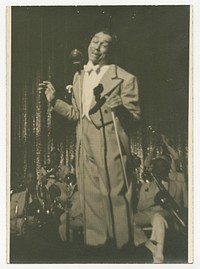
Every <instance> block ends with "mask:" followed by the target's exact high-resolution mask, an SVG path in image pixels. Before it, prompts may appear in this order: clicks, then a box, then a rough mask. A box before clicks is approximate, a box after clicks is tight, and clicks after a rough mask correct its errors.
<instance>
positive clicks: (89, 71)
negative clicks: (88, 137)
mask: <svg viewBox="0 0 200 269" xmlns="http://www.w3.org/2000/svg"><path fill="white" fill-rule="evenodd" d="M108 68H109V65H103V66H101V67H100V66H99V65H93V63H92V62H91V61H89V62H88V64H87V65H85V66H84V70H85V75H84V78H83V93H82V103H83V114H82V117H84V116H86V117H87V118H88V119H89V120H90V117H89V110H90V105H91V102H92V98H93V96H94V92H93V90H94V88H95V87H96V86H97V85H98V84H99V82H100V80H101V78H102V77H103V75H104V74H105V72H106V71H107V70H108Z"/></svg>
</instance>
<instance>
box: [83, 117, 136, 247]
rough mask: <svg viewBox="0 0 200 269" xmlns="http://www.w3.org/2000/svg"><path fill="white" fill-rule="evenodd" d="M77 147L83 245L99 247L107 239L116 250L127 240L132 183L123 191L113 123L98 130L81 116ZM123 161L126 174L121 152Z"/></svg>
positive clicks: (122, 178)
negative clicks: (80, 130)
mask: <svg viewBox="0 0 200 269" xmlns="http://www.w3.org/2000/svg"><path fill="white" fill-rule="evenodd" d="M81 147H82V149H81V150H80V153H79V154H80V156H79V164H78V169H79V173H78V174H79V175H80V176H81V174H82V177H81V178H80V180H79V192H80V200H81V205H82V209H83V214H84V231H85V242H86V244H87V245H91V246H100V245H104V244H105V243H106V242H107V241H108V240H109V239H110V240H111V241H112V242H113V241H114V243H115V245H116V246H117V247H118V248H120V247H122V246H123V245H125V244H126V243H128V242H129V241H130V239H131V225H130V224H131V220H130V216H131V198H132V197H131V195H132V184H131V182H129V186H128V189H127V187H126V184H125V180H124V174H123V170H122V165H121V159H120V155H119V149H118V145H117V141H116V136H115V131H114V126H113V124H112V123H111V124H108V125H106V126H103V127H101V128H99V129H98V128H96V127H95V126H94V124H93V123H92V122H91V121H90V120H89V119H87V117H84V118H83V119H82V145H81ZM122 150H123V149H122ZM123 161H124V164H125V167H126V168H127V173H128V165H127V157H126V155H125V153H124V151H123ZM80 171H81V172H80Z"/></svg>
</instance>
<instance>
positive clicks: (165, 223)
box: [133, 157, 183, 263]
mask: <svg viewBox="0 0 200 269" xmlns="http://www.w3.org/2000/svg"><path fill="white" fill-rule="evenodd" d="M169 170H170V163H169V162H168V159H164V158H161V157H160V158H156V159H155V160H154V161H153V162H152V172H151V173H149V175H152V174H153V175H154V176H153V177H150V176H149V178H148V177H147V179H146V182H144V183H143V184H142V186H141V189H140V191H139V201H138V205H137V210H138V212H137V213H136V214H134V216H133V229H134V243H135V245H136V246H139V245H140V244H144V245H145V247H147V248H148V249H149V250H150V251H151V252H152V256H153V263H163V262H164V255H163V248H164V242H165V232H166V229H168V227H171V225H172V226H173V224H174V223H175V221H176V218H175V217H174V215H173V213H172V210H170V209H169V207H166V208H165V206H164V205H163V204H162V203H161V201H164V200H165V199H163V194H162V193H161V192H160V189H159V188H158V184H157V183H156V181H155V178H156V179H157V181H158V182H159V183H161V184H162V186H164V188H165V190H167V191H168V193H169V194H170V195H171V197H172V198H173V200H174V201H175V203H176V204H177V205H178V206H181V202H182V200H183V190H182V187H180V184H179V183H178V182H177V181H175V180H170V179H168V175H169ZM148 179H149V180H148ZM146 226H152V233H151V236H150V238H148V237H147V236H146V234H145V233H144V230H143V229H142V228H143V227H146Z"/></svg>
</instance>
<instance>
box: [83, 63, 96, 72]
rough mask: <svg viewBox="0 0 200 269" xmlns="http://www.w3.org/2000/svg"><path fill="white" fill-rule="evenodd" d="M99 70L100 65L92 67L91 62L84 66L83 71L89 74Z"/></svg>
mask: <svg viewBox="0 0 200 269" xmlns="http://www.w3.org/2000/svg"><path fill="white" fill-rule="evenodd" d="M99 69H100V65H99V64H97V65H93V63H92V62H88V64H87V65H84V70H85V72H88V73H90V72H92V71H96V72H98V71H99Z"/></svg>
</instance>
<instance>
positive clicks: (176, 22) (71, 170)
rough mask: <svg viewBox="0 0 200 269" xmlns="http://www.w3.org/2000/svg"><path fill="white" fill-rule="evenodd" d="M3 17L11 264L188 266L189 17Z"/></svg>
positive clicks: (13, 13)
mask: <svg viewBox="0 0 200 269" xmlns="http://www.w3.org/2000/svg"><path fill="white" fill-rule="evenodd" d="M6 11H7V36H8V37H9V38H7V48H8V49H7V53H9V55H10V72H9V78H10V79H9V81H8V85H9V86H10V87H9V88H8V89H7V91H8V100H7V111H9V117H8V118H7V124H8V125H9V130H10V131H9V132H10V133H9V137H10V140H9V149H10V150H9V154H10V155H9V160H8V163H9V166H8V170H9V176H8V178H7V181H8V182H7V184H8V188H7V189H8V190H7V200H8V205H7V260H8V263H10V264H99V263H100V264H189V263H192V262H193V259H192V257H193V256H192V254H191V252H192V250H191V248H192V247H191V246H192V244H193V243H192V240H193V238H192V225H191V223H192V217H193V216H192V215H191V212H192V210H193V204H192V203H191V198H190V197H191V195H192V194H191V189H190V187H191V185H192V180H193V179H192V176H191V169H192V167H191V165H190V164H191V162H189V159H190V158H191V155H190V154H191V151H190V144H189V142H190V136H191V133H190V126H191V120H192V119H191V114H190V105H191V96H192V88H191V83H192V81H191V80H192V78H191V38H192V35H191V20H192V16H193V14H192V7H191V6H190V5H141V6H140V5H115V6H114V5H106V6H104V5H94V6H89V5H88V6H87V5H84V6H82V5H78V6H75V5H71V6H28V5H27V6H17V5H16V6H10V7H7V10H6ZM191 131H192V130H191Z"/></svg>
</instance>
